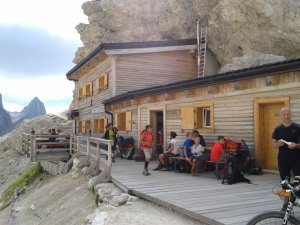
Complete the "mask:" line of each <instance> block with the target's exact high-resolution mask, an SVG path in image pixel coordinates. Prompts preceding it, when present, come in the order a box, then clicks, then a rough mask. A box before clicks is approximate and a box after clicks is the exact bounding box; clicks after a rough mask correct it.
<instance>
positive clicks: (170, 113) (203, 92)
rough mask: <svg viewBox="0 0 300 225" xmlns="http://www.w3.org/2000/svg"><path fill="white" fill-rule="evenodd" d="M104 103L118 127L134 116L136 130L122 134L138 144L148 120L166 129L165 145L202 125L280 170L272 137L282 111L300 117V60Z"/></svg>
mask: <svg viewBox="0 0 300 225" xmlns="http://www.w3.org/2000/svg"><path fill="white" fill-rule="evenodd" d="M104 103H105V107H106V110H107V111H108V112H110V113H112V114H113V115H114V118H115V121H114V124H115V125H116V126H118V127H120V126H121V125H120V121H119V120H118V118H120V116H121V115H122V116H123V117H124V115H126V114H131V116H132V120H131V125H130V128H131V129H130V130H127V131H120V132H119V133H120V134H121V135H129V136H133V137H135V140H136V143H138V141H139V133H140V131H141V130H142V129H144V127H145V125H146V124H151V125H152V126H153V127H154V132H157V130H158V129H159V128H160V127H162V128H163V131H164V136H165V137H166V138H165V143H164V144H165V147H166V146H167V144H168V141H167V140H169V138H170V136H169V134H170V131H175V132H176V133H177V134H178V137H179V139H180V141H183V140H184V138H185V135H186V133H187V132H190V131H192V130H193V129H198V130H199V131H200V133H201V134H202V135H204V137H205V140H206V142H208V143H212V142H213V141H214V140H215V139H216V137H217V136H218V135H223V136H225V137H228V138H230V139H233V140H236V141H239V140H240V139H242V138H243V139H245V140H246V142H247V144H248V145H249V147H250V150H251V151H252V154H253V155H255V157H256V159H257V163H258V164H259V165H261V166H262V167H263V168H264V169H271V170H275V169H277V159H276V157H277V151H278V150H274V149H272V146H271V135H272V132H273V129H274V127H275V126H276V125H278V124H280V119H279V111H280V109H281V108H282V107H288V108H290V109H291V111H292V117H293V121H295V122H299V121H300V60H299V59H297V60H290V61H283V62H279V63H274V64H268V65H264V66H259V67H253V68H247V69H243V70H237V71H232V72H228V73H224V74H217V75H215V76H207V77H204V78H198V79H192V80H187V81H180V82H177V83H173V84H168V85H161V86H157V87H152V88H148V89H141V90H137V91H130V92H127V93H124V94H121V95H118V96H115V97H112V98H110V99H108V100H105V101H104Z"/></svg>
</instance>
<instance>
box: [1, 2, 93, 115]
mask: <svg viewBox="0 0 300 225" xmlns="http://www.w3.org/2000/svg"><path fill="white" fill-rule="evenodd" d="M83 2H85V0H52V1H48V0H45V1H38V0H27V1H22V0H16V1H1V3H0V93H1V94H2V96H3V105H4V107H5V109H6V110H8V111H20V110H22V109H23V107H24V106H26V105H27V104H28V103H29V102H30V101H31V100H32V99H33V98H34V97H35V96H37V97H38V98H39V99H40V100H41V101H42V102H44V104H45V106H46V110H47V112H48V113H58V112H61V111H63V110H65V109H67V108H68V107H69V104H70V103H71V101H72V95H73V93H72V90H73V89H74V84H73V82H71V81H68V80H67V79H66V76H65V74H66V72H68V71H69V70H70V69H71V68H72V67H73V66H74V64H73V63H72V60H73V58H74V55H75V52H76V50H77V48H78V47H80V46H82V43H81V41H80V36H79V34H78V33H77V31H76V29H75V26H76V25H77V24H79V23H80V22H83V23H87V17H86V16H85V15H84V14H83V11H82V9H81V5H82V3H83Z"/></svg>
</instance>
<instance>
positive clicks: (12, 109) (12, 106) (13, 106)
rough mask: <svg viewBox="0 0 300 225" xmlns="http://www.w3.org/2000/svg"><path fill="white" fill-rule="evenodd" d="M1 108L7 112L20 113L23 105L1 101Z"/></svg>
mask: <svg viewBox="0 0 300 225" xmlns="http://www.w3.org/2000/svg"><path fill="white" fill-rule="evenodd" d="M3 106H4V108H5V109H6V110H7V111H9V112H20V111H21V110H22V109H23V108H24V106H23V105H19V104H15V103H10V102H6V101H5V100H3Z"/></svg>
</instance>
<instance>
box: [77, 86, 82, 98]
mask: <svg viewBox="0 0 300 225" xmlns="http://www.w3.org/2000/svg"><path fill="white" fill-rule="evenodd" d="M78 99H79V100H81V99H82V88H80V89H79V90H78Z"/></svg>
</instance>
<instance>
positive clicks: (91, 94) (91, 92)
mask: <svg viewBox="0 0 300 225" xmlns="http://www.w3.org/2000/svg"><path fill="white" fill-rule="evenodd" d="M93 94H94V88H93V81H92V82H91V83H90V96H93Z"/></svg>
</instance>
